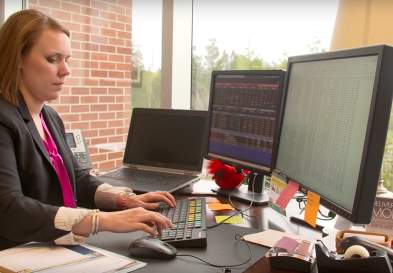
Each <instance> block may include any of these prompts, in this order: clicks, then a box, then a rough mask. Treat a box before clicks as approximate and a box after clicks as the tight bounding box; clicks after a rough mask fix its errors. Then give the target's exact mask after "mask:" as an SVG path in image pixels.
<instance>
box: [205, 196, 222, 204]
mask: <svg viewBox="0 0 393 273" xmlns="http://www.w3.org/2000/svg"><path fill="white" fill-rule="evenodd" d="M206 203H208V204H209V203H220V200H218V199H217V198H215V197H206Z"/></svg>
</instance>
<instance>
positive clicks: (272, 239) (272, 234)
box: [243, 229, 320, 247]
mask: <svg viewBox="0 0 393 273" xmlns="http://www.w3.org/2000/svg"><path fill="white" fill-rule="evenodd" d="M283 236H287V237H289V238H292V239H295V240H305V241H310V242H312V241H314V240H316V239H318V238H319V237H320V236H318V235H315V236H310V235H309V236H305V235H299V234H290V233H286V232H281V231H277V230H273V229H267V230H265V231H262V232H257V233H253V234H248V235H244V236H243V238H244V240H246V241H247V242H251V243H254V244H259V245H263V246H267V247H272V246H274V245H275V244H276V243H277V242H278V241H279V240H280V239H281V238H282V237H283Z"/></svg>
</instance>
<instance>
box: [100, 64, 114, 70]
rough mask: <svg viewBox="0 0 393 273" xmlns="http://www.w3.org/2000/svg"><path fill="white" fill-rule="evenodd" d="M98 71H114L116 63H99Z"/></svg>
mask: <svg viewBox="0 0 393 273" xmlns="http://www.w3.org/2000/svg"><path fill="white" fill-rule="evenodd" d="M100 69H105V70H113V69H116V63H100Z"/></svg>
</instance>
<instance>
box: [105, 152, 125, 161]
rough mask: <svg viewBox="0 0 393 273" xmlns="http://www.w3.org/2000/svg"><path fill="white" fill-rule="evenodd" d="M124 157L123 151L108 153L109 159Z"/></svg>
mask: <svg viewBox="0 0 393 273" xmlns="http://www.w3.org/2000/svg"><path fill="white" fill-rule="evenodd" d="M121 157H123V152H114V153H109V154H108V159H118V158H121Z"/></svg>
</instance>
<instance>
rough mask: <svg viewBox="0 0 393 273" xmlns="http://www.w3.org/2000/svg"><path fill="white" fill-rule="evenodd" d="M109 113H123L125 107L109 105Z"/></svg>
mask: <svg viewBox="0 0 393 273" xmlns="http://www.w3.org/2000/svg"><path fill="white" fill-rule="evenodd" d="M108 110H109V111H123V110H124V107H123V105H122V104H108Z"/></svg>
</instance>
